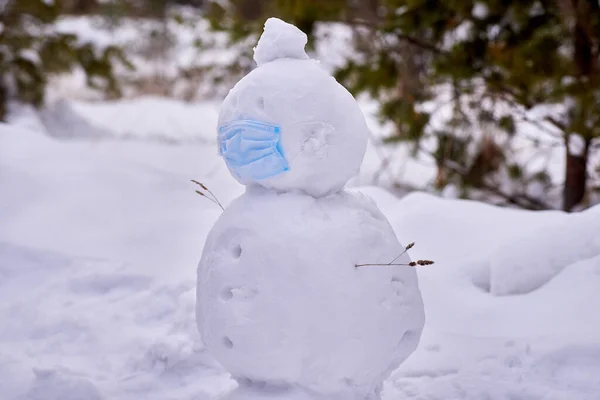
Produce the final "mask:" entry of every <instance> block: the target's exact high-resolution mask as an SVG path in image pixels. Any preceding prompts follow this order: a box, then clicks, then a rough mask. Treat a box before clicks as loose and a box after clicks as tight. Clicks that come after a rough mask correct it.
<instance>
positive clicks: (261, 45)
mask: <svg viewBox="0 0 600 400" xmlns="http://www.w3.org/2000/svg"><path fill="white" fill-rule="evenodd" d="M307 42H308V37H307V36H306V33H304V32H302V31H301V30H300V29H298V28H297V27H295V26H294V25H292V24H288V23H287V22H284V21H282V20H280V19H278V18H269V19H267V21H266V22H265V27H264V32H263V34H262V35H261V37H260V39H259V40H258V43H257V45H256V47H255V48H254V61H256V64H257V65H259V66H261V65H263V64H265V63H268V62H270V61H273V60H277V59H280V58H295V59H298V60H306V59H308V55H307V54H306V52H305V51H304V46H306V43H307Z"/></svg>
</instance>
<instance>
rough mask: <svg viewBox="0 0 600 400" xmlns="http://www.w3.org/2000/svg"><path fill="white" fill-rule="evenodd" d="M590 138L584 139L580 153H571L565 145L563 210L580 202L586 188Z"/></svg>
mask: <svg viewBox="0 0 600 400" xmlns="http://www.w3.org/2000/svg"><path fill="white" fill-rule="evenodd" d="M590 144H591V140H590V139H586V141H585V145H584V148H583V151H582V153H581V154H577V155H575V154H571V152H570V150H569V146H568V145H567V146H566V151H567V165H566V171H565V187H564V189H563V210H564V211H569V212H570V211H572V210H573V207H575V206H576V205H578V204H579V203H581V201H582V200H583V198H584V196H585V192H586V189H587V178H588V174H587V164H588V155H589V151H590Z"/></svg>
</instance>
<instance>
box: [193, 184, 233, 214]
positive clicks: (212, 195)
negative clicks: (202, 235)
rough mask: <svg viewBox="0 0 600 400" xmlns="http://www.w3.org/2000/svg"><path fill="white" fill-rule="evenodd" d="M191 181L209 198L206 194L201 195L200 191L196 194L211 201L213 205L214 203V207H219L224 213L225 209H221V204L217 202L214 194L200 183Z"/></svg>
mask: <svg viewBox="0 0 600 400" xmlns="http://www.w3.org/2000/svg"><path fill="white" fill-rule="evenodd" d="M191 181H192V182H193V183H195V184H196V185H198V186H200V187H201V188H202V189H203V190H205V191H206V192H207V193H208V194H209V195H210V196H207V195H206V193H203V192H201V191H200V190H196V193H198V194H199V195H200V196H202V197H206V198H207V199H208V200H209V201H212V202H213V203H215V204H216V205H218V206H219V207H221V210H223V211H225V207H223V205H222V204H221V202H220V201H219V199H218V198H217V196H215V194H214V193H213V192H212V191H211V190H210V189H209V188H207V187H206V186H205V185H204V184H203V183H200V182H198V181H196V180H194V179H191Z"/></svg>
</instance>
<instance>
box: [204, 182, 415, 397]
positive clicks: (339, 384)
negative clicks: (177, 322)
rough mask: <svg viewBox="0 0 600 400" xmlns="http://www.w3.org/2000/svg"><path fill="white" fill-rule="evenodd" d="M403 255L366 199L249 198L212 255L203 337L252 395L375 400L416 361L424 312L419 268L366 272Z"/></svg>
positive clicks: (241, 201) (207, 253)
mask: <svg viewBox="0 0 600 400" xmlns="http://www.w3.org/2000/svg"><path fill="white" fill-rule="evenodd" d="M402 251H403V246H402V245H401V244H400V243H399V242H398V240H397V238H396V236H395V234H394V231H393V230H392V227H391V226H390V224H389V223H388V221H387V219H386V218H385V217H384V216H383V215H382V214H381V212H380V211H379V209H378V208H377V207H376V205H375V204H374V203H373V202H372V201H371V200H369V199H367V198H365V197H364V196H362V195H360V194H357V195H355V194H350V193H348V192H345V191H342V192H340V193H337V194H333V195H330V196H325V197H319V198H314V197H311V196H306V195H302V194H296V193H282V194H278V193H276V192H273V191H270V190H265V189H263V188H260V187H256V188H250V189H249V190H248V191H247V192H246V194H244V195H242V196H241V197H239V198H238V199H237V200H235V201H234V202H233V203H232V205H231V206H229V207H228V208H227V209H226V210H225V212H224V213H223V214H222V215H221V217H220V218H219V220H218V221H217V223H216V224H215V226H214V227H213V229H212V230H211V232H210V234H209V236H208V239H207V241H206V244H205V247H204V251H203V255H202V259H201V261H200V264H199V266H198V286H197V309H196V312H197V322H198V328H199V331H200V333H201V337H202V339H203V341H204V343H205V344H206V346H207V348H208V350H209V351H210V352H211V354H212V355H213V356H215V358H216V359H217V361H219V362H220V363H221V364H223V366H224V367H225V368H226V369H227V370H228V371H229V372H230V373H231V374H232V375H233V377H234V378H236V379H237V380H238V381H239V382H240V383H242V384H244V382H261V381H262V382H267V383H273V384H274V385H280V386H283V387H289V386H294V387H301V388H304V389H305V390H308V391H310V392H315V393H321V394H332V397H331V398H334V396H333V394H336V395H339V394H340V393H345V394H347V395H348V396H345V397H344V396H342V397H344V398H355V397H354V396H355V395H356V398H367V397H369V398H370V396H371V395H373V394H374V393H376V392H378V390H379V389H380V386H381V384H382V381H383V380H385V379H386V378H387V377H388V375H389V374H390V372H391V371H392V370H394V369H395V368H397V367H398V365H399V364H400V363H401V362H402V361H404V360H405V359H406V358H407V357H408V356H409V354H411V353H412V352H413V351H414V350H415V348H416V346H417V344H418V342H419V339H420V335H421V330H422V328H423V323H424V310H423V302H422V299H421V294H420V292H419V287H418V282H417V275H416V272H415V270H414V268H411V267H406V266H381V267H361V268H356V267H355V264H361V263H389V262H390V261H392V260H393V259H394V258H395V257H396V256H398V255H399V254H400V253H401V252H402ZM409 261H410V260H409V258H408V256H406V255H404V256H402V257H400V258H399V259H398V261H397V262H399V263H401V262H402V263H407V262H409ZM375 397H377V395H375ZM335 398H338V397H335Z"/></svg>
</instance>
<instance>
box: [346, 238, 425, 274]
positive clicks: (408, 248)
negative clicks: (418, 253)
mask: <svg viewBox="0 0 600 400" xmlns="http://www.w3.org/2000/svg"><path fill="white" fill-rule="evenodd" d="M414 245H415V242H411V243H409V244H408V246H406V247H405V248H404V251H403V252H402V253H400V254H398V256H396V258H394V259H393V260H392V261H390V262H389V263H387V264H354V266H355V267H356V268H359V267H388V266H404V267H416V266H417V265H421V266H422V265H431V264H433V261H431V260H417V261H411V262H409V263H408V264H403V263H396V264H394V261H396V260H397V259H399V258H400V257H402V255H403V254H405V253H406V252H407V251H408V250H410V249H412V248H413V247H414Z"/></svg>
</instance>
